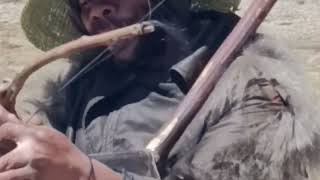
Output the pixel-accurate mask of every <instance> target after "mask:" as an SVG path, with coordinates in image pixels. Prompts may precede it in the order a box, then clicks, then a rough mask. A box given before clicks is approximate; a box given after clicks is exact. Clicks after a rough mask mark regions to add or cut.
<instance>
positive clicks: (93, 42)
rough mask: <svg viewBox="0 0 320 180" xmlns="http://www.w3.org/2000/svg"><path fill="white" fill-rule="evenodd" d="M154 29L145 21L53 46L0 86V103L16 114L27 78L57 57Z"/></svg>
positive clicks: (152, 25) (66, 56) (151, 24)
mask: <svg viewBox="0 0 320 180" xmlns="http://www.w3.org/2000/svg"><path fill="white" fill-rule="evenodd" d="M154 31H155V26H154V24H153V23H151V22H143V23H138V24H134V25H131V26H127V27H124V28H120V29H117V30H114V31H110V32H106V33H102V34H99V35H94V36H83V37H81V38H79V39H77V40H74V41H71V42H68V43H66V44H63V45H61V46H58V47H56V48H53V49H52V50H50V51H48V52H46V53H45V54H43V55H40V56H39V57H38V59H37V60H36V61H35V63H34V64H32V65H31V66H29V67H26V68H25V69H24V70H23V71H22V72H21V73H19V74H18V75H17V76H16V77H15V78H14V79H13V81H12V82H11V83H10V84H9V85H7V86H5V87H0V104H1V105H2V106H3V107H5V108H6V109H7V110H8V111H9V112H12V113H14V114H16V111H15V104H16V97H17V95H18V94H19V92H20V90H21V89H22V87H23V86H24V84H25V82H26V80H27V79H28V78H29V77H30V75H31V74H32V73H34V72H35V71H37V70H38V69H40V68H41V67H43V66H45V65H47V64H49V63H51V62H53V61H55V60H57V59H60V58H68V57H69V56H70V55H72V54H74V53H77V52H81V51H83V50H87V49H92V48H96V47H101V46H107V45H110V44H112V43H115V42H117V41H119V40H123V39H129V38H132V37H135V36H140V35H144V34H148V33H151V32H154Z"/></svg>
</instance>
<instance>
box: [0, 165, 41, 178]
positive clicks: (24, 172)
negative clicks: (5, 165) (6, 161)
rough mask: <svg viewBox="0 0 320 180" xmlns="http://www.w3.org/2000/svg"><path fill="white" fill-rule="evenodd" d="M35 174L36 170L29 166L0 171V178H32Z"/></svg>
mask: <svg viewBox="0 0 320 180" xmlns="http://www.w3.org/2000/svg"><path fill="white" fill-rule="evenodd" d="M35 176H36V170H34V169H33V168H32V167H30V166H25V167H23V168H19V169H14V170H9V171H6V172H2V173H0V179H1V180H26V179H28V180H29V179H30V180H32V179H35Z"/></svg>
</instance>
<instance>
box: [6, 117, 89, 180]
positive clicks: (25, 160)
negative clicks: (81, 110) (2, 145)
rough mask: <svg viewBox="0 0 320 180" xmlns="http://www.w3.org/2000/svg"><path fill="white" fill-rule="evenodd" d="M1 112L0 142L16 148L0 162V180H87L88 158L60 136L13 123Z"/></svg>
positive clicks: (41, 128) (45, 130)
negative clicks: (10, 144) (10, 143)
mask: <svg viewBox="0 0 320 180" xmlns="http://www.w3.org/2000/svg"><path fill="white" fill-rule="evenodd" d="M11 118H13V117H12V116H11V115H10V114H8V113H7V112H5V111H2V113H1V114H0V120H1V121H2V123H3V122H4V123H3V124H2V125H1V126H0V141H2V142H3V141H8V140H9V141H12V142H15V143H16V147H15V148H14V149H13V150H12V151H10V152H8V153H7V154H5V155H4V156H2V157H1V158H0V179H1V180H57V179H61V180H64V179H65V180H88V179H89V176H90V171H91V166H90V160H89V158H88V157H87V156H86V155H85V154H83V153H82V152H80V151H79V150H78V149H77V148H76V147H75V146H74V145H73V144H71V143H70V142H69V141H68V139H67V138H66V137H65V136H64V135H63V134H61V133H59V132H57V131H55V130H53V129H49V128H46V127H36V126H27V125H24V124H22V123H16V121H18V120H17V119H16V120H13V121H12V122H8V121H11ZM5 121H6V122H5Z"/></svg>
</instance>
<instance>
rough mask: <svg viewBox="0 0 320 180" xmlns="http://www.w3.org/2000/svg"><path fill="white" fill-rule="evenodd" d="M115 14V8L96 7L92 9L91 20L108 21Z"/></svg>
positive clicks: (107, 6) (110, 6)
mask: <svg viewBox="0 0 320 180" xmlns="http://www.w3.org/2000/svg"><path fill="white" fill-rule="evenodd" d="M114 13H115V7H113V6H112V5H96V6H94V7H92V8H91V13H90V19H92V20H94V19H108V18H109V17H110V16H113V15H114Z"/></svg>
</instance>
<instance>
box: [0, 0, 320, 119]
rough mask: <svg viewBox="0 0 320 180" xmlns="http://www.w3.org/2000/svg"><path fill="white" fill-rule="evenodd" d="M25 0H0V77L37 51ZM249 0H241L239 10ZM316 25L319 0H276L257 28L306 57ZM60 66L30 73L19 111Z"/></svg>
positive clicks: (319, 44) (317, 48)
mask: <svg viewBox="0 0 320 180" xmlns="http://www.w3.org/2000/svg"><path fill="white" fill-rule="evenodd" d="M26 2H27V0H0V55H1V56H0V67H1V68H0V79H4V78H7V77H9V78H10V77H13V76H14V75H15V74H16V73H17V72H19V71H21V69H22V68H23V67H24V66H25V65H27V64H30V63H31V62H32V61H33V60H34V59H35V57H36V56H37V55H38V54H39V53H40V51H38V50H37V49H35V48H34V47H33V46H32V45H31V44H30V43H29V42H28V41H27V40H26V38H25V37H24V35H23V32H22V30H21V28H20V25H19V16H20V13H21V11H22V8H23V6H24V4H25V3H26ZM250 2H251V0H243V2H242V4H241V7H240V11H239V14H242V13H243V11H244V10H245V8H246V7H247V6H248V4H249V3H250ZM319 29H320V0H279V2H278V3H277V5H276V6H275V8H274V9H273V11H272V13H271V14H270V16H269V17H268V18H267V20H266V22H265V23H264V25H263V27H262V28H260V31H261V32H265V33H267V34H270V35H272V36H273V37H275V38H278V39H280V40H282V41H284V42H286V43H287V44H288V46H289V47H290V48H291V49H293V50H294V51H293V52H294V54H295V56H296V57H297V58H301V59H302V60H305V59H307V58H309V57H310V56H312V55H313V54H315V53H316V52H320V30H319ZM61 67H62V68H65V67H66V64H65V63H56V64H53V65H51V66H48V67H46V68H45V69H43V70H42V71H41V72H40V73H37V74H36V75H35V76H33V77H32V79H31V80H30V81H29V82H28V84H27V86H26V88H25V89H24V91H23V94H22V95H21V97H20V98H19V102H18V103H19V106H18V107H20V108H19V109H22V110H21V112H26V113H30V112H32V111H33V110H32V108H29V107H28V108H26V106H24V105H23V104H24V103H23V102H24V101H23V100H24V99H26V97H32V96H39V93H40V91H39V89H41V86H42V84H43V83H42V82H43V81H42V79H45V78H48V77H56V76H57V74H58V73H57V72H59V71H61V70H60V69H61ZM21 107H23V108H21Z"/></svg>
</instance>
